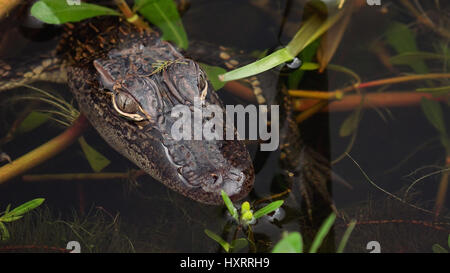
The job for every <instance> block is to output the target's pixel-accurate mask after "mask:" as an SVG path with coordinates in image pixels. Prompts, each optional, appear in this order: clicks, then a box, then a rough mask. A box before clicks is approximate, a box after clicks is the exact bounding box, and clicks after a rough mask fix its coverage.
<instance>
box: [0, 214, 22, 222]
mask: <svg viewBox="0 0 450 273" xmlns="http://www.w3.org/2000/svg"><path fill="white" fill-rule="evenodd" d="M22 217H23V216H22V215H20V216H14V215H3V216H2V217H0V222H4V223H9V222H14V221H16V220H19V219H20V218H22Z"/></svg>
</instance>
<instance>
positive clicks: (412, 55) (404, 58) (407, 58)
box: [389, 51, 450, 66]
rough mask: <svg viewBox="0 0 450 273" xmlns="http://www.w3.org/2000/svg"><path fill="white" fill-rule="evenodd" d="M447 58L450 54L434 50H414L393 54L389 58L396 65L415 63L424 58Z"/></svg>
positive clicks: (449, 57)
mask: <svg viewBox="0 0 450 273" xmlns="http://www.w3.org/2000/svg"><path fill="white" fill-rule="evenodd" d="M441 59H442V60H443V61H444V60H446V59H450V56H445V55H441V54H437V53H433V52H423V51H414V52H411V51H409V52H403V53H400V54H398V55H396V56H393V57H391V58H390V59H389V61H390V63H391V64H394V65H410V66H412V65H414V63H416V62H418V61H423V60H441Z"/></svg>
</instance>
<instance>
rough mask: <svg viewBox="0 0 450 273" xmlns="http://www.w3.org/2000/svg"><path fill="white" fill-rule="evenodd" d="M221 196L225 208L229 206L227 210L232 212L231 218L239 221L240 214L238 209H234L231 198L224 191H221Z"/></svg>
mask: <svg viewBox="0 0 450 273" xmlns="http://www.w3.org/2000/svg"><path fill="white" fill-rule="evenodd" d="M220 194H221V195H222V199H223V202H224V203H225V206H227V209H228V211H229V212H230V214H231V216H233V218H234V219H236V220H237V221H239V214H238V212H237V209H236V208H235V207H234V205H233V202H231V199H230V197H228V195H227V193H226V192H225V191H224V190H221V191H220Z"/></svg>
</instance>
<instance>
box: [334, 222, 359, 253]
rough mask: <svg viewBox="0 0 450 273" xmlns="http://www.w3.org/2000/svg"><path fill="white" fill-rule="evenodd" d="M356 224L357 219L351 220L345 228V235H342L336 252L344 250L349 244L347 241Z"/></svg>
mask: <svg viewBox="0 0 450 273" xmlns="http://www.w3.org/2000/svg"><path fill="white" fill-rule="evenodd" d="M355 226H356V220H352V221H351V222H350V224H349V225H348V227H347V229H346V230H345V232H344V235H343V236H342V239H341V242H340V243H339V246H338V248H337V250H336V253H342V252H344V249H345V246H346V245H347V242H348V238H350V234H352V232H353V229H354V228H355Z"/></svg>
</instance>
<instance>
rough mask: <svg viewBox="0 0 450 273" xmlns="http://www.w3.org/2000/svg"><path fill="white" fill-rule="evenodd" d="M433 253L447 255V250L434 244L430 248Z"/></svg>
mask: <svg viewBox="0 0 450 273" xmlns="http://www.w3.org/2000/svg"><path fill="white" fill-rule="evenodd" d="M431 248H432V249H433V252H434V253H448V250H447V249H445V248H443V247H442V246H440V245H438V244H434V245H433V246H432V247H431Z"/></svg>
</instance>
